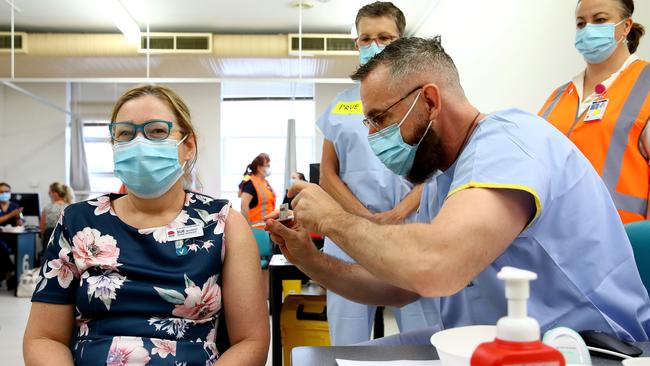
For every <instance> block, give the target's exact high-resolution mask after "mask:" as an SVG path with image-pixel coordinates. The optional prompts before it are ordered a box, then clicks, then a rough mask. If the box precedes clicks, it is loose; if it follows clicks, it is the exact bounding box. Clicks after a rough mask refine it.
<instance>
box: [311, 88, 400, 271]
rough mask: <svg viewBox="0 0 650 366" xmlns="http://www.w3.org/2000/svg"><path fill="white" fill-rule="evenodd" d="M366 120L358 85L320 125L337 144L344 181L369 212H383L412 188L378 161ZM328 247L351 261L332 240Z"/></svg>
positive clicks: (334, 103) (338, 98)
mask: <svg viewBox="0 0 650 366" xmlns="http://www.w3.org/2000/svg"><path fill="white" fill-rule="evenodd" d="M363 118H364V116H363V108H362V105H361V96H360V94H359V86H355V87H353V88H350V89H347V90H345V91H343V92H341V93H340V94H338V95H337V96H336V98H334V100H333V101H332V103H330V105H329V106H328V107H327V110H326V111H325V113H323V115H322V116H321V117H320V118H319V119H318V122H317V125H318V127H319V128H320V130H321V131H322V132H323V135H325V138H326V139H327V140H329V141H331V142H332V143H333V144H334V148H335V150H336V155H337V156H338V160H339V176H340V177H341V180H342V181H343V182H344V183H345V184H346V185H347V187H348V188H349V189H350V191H351V192H352V194H354V196H355V197H356V198H357V199H358V200H359V201H360V202H361V203H362V204H363V205H364V206H365V207H366V208H367V209H368V210H369V211H370V212H373V213H376V212H384V211H388V210H390V209H392V208H394V207H395V206H397V204H398V203H400V201H401V200H402V198H403V197H404V196H406V195H407V194H408V192H410V190H411V185H410V184H409V183H407V182H406V181H405V180H404V179H403V178H401V177H399V176H397V175H395V174H394V173H392V172H391V171H390V170H388V168H386V166H384V164H382V162H381V161H380V160H379V158H377V156H376V155H375V153H374V152H373V151H372V149H371V148H370V144H369V143H368V128H367V127H366V126H365V125H364V124H363ZM325 246H326V247H325V252H326V253H328V254H331V255H334V256H336V257H338V258H343V259H345V260H347V261H352V259H351V258H350V257H349V256H348V255H347V254H345V253H344V252H343V251H341V250H340V249H339V248H338V247H335V245H333V243H332V242H331V241H330V240H329V239H328V240H326V242H325Z"/></svg>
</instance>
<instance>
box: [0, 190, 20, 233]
mask: <svg viewBox="0 0 650 366" xmlns="http://www.w3.org/2000/svg"><path fill="white" fill-rule="evenodd" d="M10 199H11V186H10V185H9V183H5V182H1V183H0V226H5V225H11V226H22V225H23V220H22V218H21V214H22V212H23V208H22V207H20V206H18V204H16V203H15V202H11V201H10Z"/></svg>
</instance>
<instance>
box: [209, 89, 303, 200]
mask: <svg viewBox="0 0 650 366" xmlns="http://www.w3.org/2000/svg"><path fill="white" fill-rule="evenodd" d="M311 90H313V87H312V89H311ZM289 118H293V119H295V120H296V124H295V125H296V167H297V170H298V171H299V172H301V173H303V174H305V175H306V176H308V175H309V164H310V163H313V162H314V133H315V125H314V100H313V98H312V97H300V98H297V99H296V100H291V99H290V98H287V97H263V98H260V97H254V98H228V97H227V95H225V94H224V100H223V103H222V105H221V149H222V151H221V156H222V157H223V163H222V165H221V166H222V167H221V198H226V199H229V200H230V201H231V202H232V203H233V205H234V206H235V207H237V208H238V207H239V206H240V204H241V203H240V202H241V201H240V199H239V198H238V197H237V193H238V186H239V183H240V182H241V180H242V177H243V173H244V170H245V169H246V167H247V166H248V164H250V162H251V161H253V159H254V158H255V157H256V156H257V155H259V154H260V153H266V154H269V156H270V158H271V170H272V175H271V176H270V177H269V178H267V179H268V180H269V182H270V183H271V186H272V187H273V190H274V191H275V194H276V196H277V201H278V204H279V202H282V199H283V198H284V194H285V182H284V174H285V163H286V149H287V145H286V143H287V125H288V120H289Z"/></svg>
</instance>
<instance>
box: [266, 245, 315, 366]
mask: <svg viewBox="0 0 650 366" xmlns="http://www.w3.org/2000/svg"><path fill="white" fill-rule="evenodd" d="M299 279H300V280H301V279H307V276H306V275H305V274H304V273H302V272H301V271H300V270H299V269H298V267H296V266H294V265H293V264H291V263H289V262H288V261H287V260H286V259H285V258H284V256H283V255H281V254H276V255H274V256H273V257H271V262H270V263H269V288H270V294H269V295H270V297H269V307H270V308H271V339H272V342H271V359H272V365H273V366H282V333H281V329H280V312H281V311H282V280H299Z"/></svg>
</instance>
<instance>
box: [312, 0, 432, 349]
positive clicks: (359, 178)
mask: <svg viewBox="0 0 650 366" xmlns="http://www.w3.org/2000/svg"><path fill="white" fill-rule="evenodd" d="M355 24H356V27H357V32H358V37H357V39H356V40H355V42H356V45H357V48H358V49H359V62H360V64H362V65H363V64H365V63H366V62H368V60H370V59H371V58H372V57H373V56H375V55H376V54H377V53H379V52H381V50H382V49H383V48H384V47H386V46H387V45H388V44H390V43H391V42H393V41H394V40H396V39H398V38H400V37H401V36H402V35H403V33H404V29H405V27H406V20H405V18H404V14H402V12H401V11H400V10H399V9H398V8H397V7H396V6H395V5H393V4H392V3H390V2H386V1H377V2H374V3H371V4H368V5H366V6H364V7H362V8H361V9H360V10H359V12H358V13H357V18H356V22H355ZM318 127H319V128H320V129H321V131H322V132H323V135H324V136H325V141H324V142H323V155H322V159H321V173H320V186H321V187H322V188H323V189H324V190H325V191H326V192H327V193H328V194H329V195H331V196H332V197H333V198H334V199H335V200H336V201H337V202H338V203H339V204H340V205H341V206H342V207H343V209H345V210H346V211H347V212H350V213H353V214H355V215H358V216H361V217H365V218H368V219H370V220H373V221H375V222H380V223H398V222H404V221H408V220H413V219H415V218H414V217H413V216H414V212H415V211H416V209H417V208H418V205H419V203H420V196H421V193H422V187H421V186H418V187H416V188H415V189H413V190H412V191H411V185H410V184H408V183H407V182H405V181H404V180H403V179H402V178H400V177H399V175H397V174H395V173H393V172H391V171H390V170H388V169H387V168H386V167H385V166H384V165H383V164H382V163H381V161H379V159H378V158H377V157H376V156H375V154H374V153H373V151H372V150H371V149H370V146H369V145H368V141H367V135H368V129H367V128H366V127H365V126H364V125H363V106H362V103H361V97H360V95H359V86H358V85H356V86H354V87H352V88H350V89H348V90H345V91H343V92H342V93H340V94H339V95H337V96H336V98H334V100H333V101H332V102H331V103H330V105H329V106H328V108H327V110H326V111H325V113H323V115H322V116H321V117H320V118H319V120H318ZM324 251H325V253H327V254H329V255H331V256H334V257H336V258H339V259H341V260H344V261H347V262H354V260H353V259H352V258H350V257H349V256H348V255H347V254H345V253H344V252H343V251H342V250H341V249H340V248H339V247H338V246H337V245H336V243H335V242H334V241H332V240H331V239H330V238H328V237H326V238H325V246H324ZM423 306H424V307H423ZM375 310H376V306H374V305H366V304H359V303H356V302H353V301H350V300H347V299H345V298H344V297H342V296H340V295H338V294H336V293H334V292H332V291H328V292H327V321H328V325H329V333H330V340H331V343H332V345H334V346H343V345H349V344H355V343H359V342H364V341H367V340H368V339H370V331H371V329H372V325H373V320H374V314H375ZM434 312H435V313H436V314H437V311H436V309H435V308H433V307H431V303H428V302H420V301H416V302H414V303H412V304H409V305H406V306H405V307H404V308H402V309H395V318H396V321H397V324H398V326H399V328H400V330H401V331H403V332H404V331H412V330H416V329H421V328H423V327H427V326H429V325H431V324H429V323H428V322H429V321H430V319H432V318H435V316H434V314H433V313H434Z"/></svg>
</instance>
